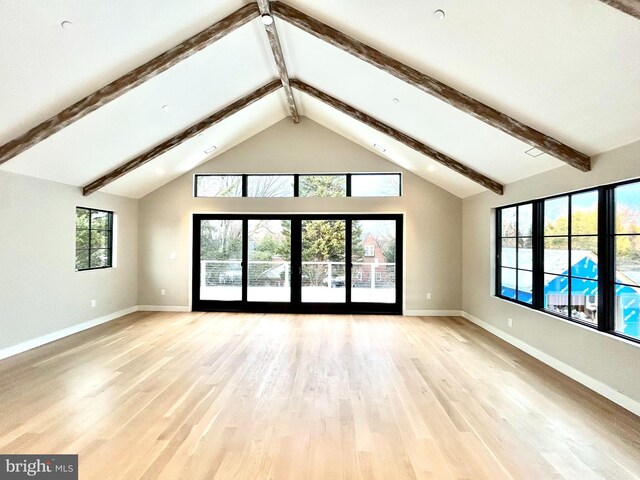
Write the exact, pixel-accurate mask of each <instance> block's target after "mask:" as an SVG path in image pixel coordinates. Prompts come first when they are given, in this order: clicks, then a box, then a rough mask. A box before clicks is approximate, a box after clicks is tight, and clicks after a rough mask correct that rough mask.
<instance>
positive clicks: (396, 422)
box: [0, 312, 640, 480]
mask: <svg viewBox="0 0 640 480" xmlns="http://www.w3.org/2000/svg"><path fill="white" fill-rule="evenodd" d="M0 405H1V407H2V415H0V452H1V453H42V452H47V453H79V455H80V469H81V472H82V474H81V478H83V479H84V478H88V479H92V478H95V479H103V478H104V471H103V470H102V465H105V464H109V465H110V470H111V471H112V472H113V473H112V474H110V475H111V476H110V478H113V479H114V480H117V479H119V478H121V479H127V480H130V479H136V478H142V479H147V480H148V479H163V478H167V479H174V478H189V479H194V480H196V479H207V480H209V479H221V480H226V479H229V478H234V479H247V480H249V479H256V478H260V479H272V480H281V479H296V480H298V479H300V478H305V479H318V480H319V479H331V480H333V479H345V480H354V479H362V480H365V479H366V480H372V479H374V480H375V479H380V480H387V479H389V478H393V479H394V480H395V479H399V480H403V479H411V480H422V479H437V480H441V479H456V480H460V479H474V480H476V479H491V480H500V479H504V480H527V479H532V480H533V479H535V480H538V479H541V478H544V479H545V480H546V479H571V480H574V479H576V478H580V479H582V480H588V479H592V478H593V479H596V478H598V479H599V478H606V479H639V476H638V472H640V418H638V417H636V416H634V415H632V414H631V413H629V412H626V411H624V410H622V409H621V408H619V407H617V406H616V405H614V404H613V403H611V402H610V401H608V400H606V399H604V398H603V397H600V396H599V395H597V394H595V393H594V392H592V391H590V390H588V389H586V388H585V387H583V386H581V385H579V384H577V383H575V382H573V381H572V380H571V379H569V378H567V377H565V376H563V375H561V374H559V373H558V372H556V371H554V370H552V369H551V368H549V367H547V366H546V365H543V364H541V363H540V362H538V361H537V360H535V359H533V358H532V357H530V356H528V355H526V354H524V353H523V352H521V351H519V350H517V349H515V348H514V347H512V346H510V345H508V344H506V343H505V342H503V341H501V340H499V339H497V338H496V337H493V336H492V335H490V334H488V333H487V332H485V331H484V330H481V329H479V328H478V327H476V326H475V325H473V324H470V323H468V322H466V321H464V320H462V319H460V318H455V317H441V318H432V317H431V318H430V317H425V318H416V317H397V316H366V315H362V316H351V315H344V316H337V315H336V316H330V315H308V316H303V315H263V314H231V313H198V312H194V313H170V312H166V313H148V312H144V313H142V312H139V313H136V314H132V315H129V316H127V317H123V318H122V319H118V320H116V321H113V322H110V323H109V324H105V325H101V326H98V327H96V328H93V329H91V330H89V331H85V332H82V333H80V334H77V335H74V336H72V337H68V338H66V339H62V340H59V341H57V342H54V343H52V344H48V345H45V346H43V347H41V348H38V349H35V350H33V351H30V352H26V353H24V354H21V355H18V356H15V357H12V358H9V359H6V360H4V361H1V362H0Z"/></svg>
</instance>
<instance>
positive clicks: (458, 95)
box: [272, 2, 591, 172]
mask: <svg viewBox="0 0 640 480" xmlns="http://www.w3.org/2000/svg"><path fill="white" fill-rule="evenodd" d="M272 10H273V13H274V14H275V15H276V16H277V17H279V18H281V19H283V20H285V21H286V22H288V23H290V24H292V25H294V26H296V27H298V28H300V29H301V30H303V31H305V32H307V33H309V34H311V35H313V36H315V37H317V38H319V39H321V40H324V41H325V42H327V43H329V44H331V45H333V46H335V47H337V48H340V49H341V50H344V51H345V52H347V53H350V54H351V55H354V56H355V57H357V58H359V59H360V60H363V61H365V62H367V63H370V64H371V65H373V66H375V67H377V68H379V69H380V70H383V71H385V72H387V73H389V74H391V75H393V76H394V77H397V78H399V79H400V80H403V81H404V82H406V83H408V84H410V85H412V86H414V87H416V88H419V89H420V90H422V91H424V92H426V93H428V94H430V95H433V96H434V97H436V98H438V99H440V100H442V101H443V102H446V103H448V104H449V105H451V106H453V107H455V108H457V109H459V110H461V111H463V112H465V113H467V114H469V115H472V116H474V117H475V118H477V119H479V120H482V121H483V122H485V123H487V124H489V125H491V126H492V127H494V128H497V129H499V130H501V131H503V132H505V133H507V134H509V135H511V136H513V137H515V138H517V139H518V140H521V141H523V142H525V143H527V144H529V145H531V146H534V147H537V148H539V149H540V150H542V151H543V152H545V153H547V154H549V155H551V156H553V157H555V158H557V159H559V160H562V161H564V162H566V163H568V164H569V165H571V166H573V167H575V168H577V169H578V170H581V171H583V172H587V171H589V170H590V169H591V161H590V159H589V157H588V156H587V155H585V154H583V153H580V152H578V151H577V150H574V149H573V148H571V147H569V146H567V145H564V144H563V143H561V142H559V141H558V140H556V139H554V138H552V137H549V136H547V135H545V134H543V133H541V132H539V131H537V130H535V129H533V128H531V127H529V126H527V125H525V124H524V123H521V122H519V121H518V120H516V119H514V118H511V117H510V116H508V115H506V114H504V113H501V112H499V111H498V110H496V109H494V108H491V107H489V106H488V105H485V104H483V103H482V102H479V101H478V100H475V99H473V98H471V97H469V96H468V95H465V94H464V93H462V92H459V91H458V90H456V89H454V88H453V87H450V86H448V85H445V84H444V83H442V82H440V81H438V80H436V79H435V78H432V77H430V76H428V75H425V74H424V73H421V72H419V71H417V70H415V69H413V68H411V67H409V66H407V65H405V64H403V63H401V62H399V61H398V60H395V59H393V58H392V57H390V56H388V55H385V54H384V53H382V52H379V51H378V50H376V49H375V48H372V47H370V46H368V45H366V44H364V43H362V42H360V41H358V40H356V39H354V38H352V37H350V36H348V35H345V34H344V33H342V32H340V31H339V30H336V29H335V28H333V27H330V26H328V25H325V24H324V23H322V22H320V21H318V20H316V19H315V18H313V17H310V16H309V15H306V14H304V13H302V12H300V11H299V10H296V9H295V8H293V7H290V6H289V5H287V4H285V3H282V2H274V3H273V5H272Z"/></svg>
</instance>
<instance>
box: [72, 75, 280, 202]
mask: <svg viewBox="0 0 640 480" xmlns="http://www.w3.org/2000/svg"><path fill="white" fill-rule="evenodd" d="M281 86H282V85H281V83H280V80H272V81H271V82H269V83H267V84H266V85H264V86H262V87H260V88H259V89H257V90H256V91H254V92H253V93H250V94H249V95H247V96H246V97H243V98H241V99H240V100H238V101H236V102H233V103H232V104H230V105H228V106H226V107H224V108H223V109H222V110H219V111H217V112H216V113H214V114H212V115H210V116H208V117H207V118H205V119H204V120H201V121H200V122H198V123H196V124H195V125H192V126H191V127H189V128H187V129H186V130H183V131H181V132H180V133H178V134H177V135H175V136H173V137H171V138H170V139H168V140H166V141H164V142H162V143H160V144H159V145H156V146H155V147H153V148H150V149H149V150H147V151H146V152H144V153H142V154H141V155H138V156H137V157H136V158H134V159H133V160H129V161H128V162H127V163H125V164H124V165H121V166H119V167H118V168H116V169H115V170H112V171H111V172H109V173H107V174H106V175H104V176H102V177H100V178H99V179H97V180H96V181H94V182H92V183H90V184H89V185H87V186H86V187H84V188H83V189H82V193H83V194H84V195H89V194H91V193H93V192H95V191H96V190H100V189H101V188H102V187H104V186H106V185H108V184H110V183H111V182H113V181H115V180H116V179H118V178H120V177H122V176H123V175H126V174H127V173H129V172H131V171H133V170H135V169H136V168H138V167H140V166H142V165H144V164H145V163H147V162H149V161H151V160H153V159H154V158H156V157H157V156H159V155H162V154H163V153H166V152H168V151H169V150H171V149H172V148H173V147H176V146H178V145H180V144H181V143H183V142H186V141H187V140H189V139H190V138H191V137H194V136H196V135H198V134H199V133H201V132H203V131H204V130H206V129H207V128H209V127H211V126H213V125H215V124H216V123H219V122H221V121H222V120H224V119H225V118H228V117H230V116H231V115H233V114H234V113H237V112H239V111H240V110H242V109H243V108H246V107H248V106H249V105H251V104H252V103H254V102H257V101H258V100H260V99H261V98H263V97H265V96H267V95H268V94H270V93H272V92H275V91H276V90H278V89H279V88H280V87H281Z"/></svg>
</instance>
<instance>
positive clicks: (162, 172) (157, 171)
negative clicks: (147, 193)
mask: <svg viewBox="0 0 640 480" xmlns="http://www.w3.org/2000/svg"><path fill="white" fill-rule="evenodd" d="M156 175H164V168H160V167H158V168H156Z"/></svg>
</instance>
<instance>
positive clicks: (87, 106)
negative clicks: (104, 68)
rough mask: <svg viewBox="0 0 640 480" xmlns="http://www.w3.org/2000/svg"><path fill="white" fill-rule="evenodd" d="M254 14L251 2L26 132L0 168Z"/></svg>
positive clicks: (3, 150)
mask: <svg viewBox="0 0 640 480" xmlns="http://www.w3.org/2000/svg"><path fill="white" fill-rule="evenodd" d="M258 15H259V11H258V8H257V7H256V5H255V4H254V3H252V4H249V5H245V6H244V7H242V8H240V9H238V10H236V11H235V12H233V13H232V14H231V15H229V16H228V17H225V18H223V19H222V20H220V21H219V22H217V23H215V24H213V25H211V26H210V27H209V28H207V29H205V30H203V31H202V32H200V33H198V34H197V35H194V36H193V37H191V38H189V39H188V40H185V41H184V42H182V43H181V44H180V45H177V46H175V47H173V48H172V49H170V50H167V51H166V52H164V53H163V54H161V55H159V56H157V57H155V58H154V59H153V60H150V61H148V62H147V63H145V64H144V65H141V66H139V67H138V68H136V69H134V70H132V71H130V72H129V73H127V74H125V75H123V76H122V77H120V78H118V79H117V80H114V81H113V82H111V83H110V84H108V85H106V86H104V87H102V88H101V89H100V90H98V91H97V92H94V93H92V94H91V95H89V96H88V97H85V98H83V99H82V100H80V101H79V102H76V103H75V104H73V105H71V106H70V107H68V108H66V109H64V110H62V111H61V112H59V113H58V114H57V115H54V116H53V117H51V118H50V119H49V120H46V121H44V122H42V123H41V124H40V125H37V126H35V127H33V128H32V129H31V130H29V131H28V132H26V133H24V134H22V135H20V136H19V137H17V138H15V139H13V140H11V141H10V142H8V143H6V144H5V145H2V146H1V147H0V165H1V164H3V163H4V162H6V161H7V160H10V159H11V158H13V157H15V156H16V155H19V154H20V153H22V152H24V151H25V150H28V149H29V148H31V147H33V146H34V145H36V144H37V143H39V142H41V141H42V140H45V139H46V138H49V137H50V136H51V135H53V134H54V133H56V132H59V131H60V130H62V129H63V128H65V127H67V126H69V125H71V124H72V123H73V122H75V121H77V120H80V119H81V118H82V117H84V116H85V115H88V114H89V113H91V112H93V111H94V110H97V109H98V108H100V107H101V106H103V105H105V104H107V103H109V102H110V101H112V100H114V99H116V98H118V97H119V96H120V95H122V94H124V93H126V92H128V91H129V90H131V89H133V88H135V87H137V86H138V85H140V84H142V83H144V82H146V81H147V80H149V79H150V78H152V77H155V76H156V75H158V74H160V73H162V72H164V71H165V70H167V69H169V68H171V67H173V66H174V65H176V64H178V63H179V62H181V61H182V60H184V59H186V58H188V57H190V56H191V55H193V54H194V53H196V52H199V51H200V50H202V49H203V48H206V47H208V46H209V45H211V44H212V43H214V42H215V41H216V40H219V39H220V38H222V37H224V36H225V35H227V34H229V33H230V32H232V31H234V30H235V29H236V28H238V27H240V26H242V25H244V24H245V23H247V22H249V21H251V20H252V19H254V18H257V17H258Z"/></svg>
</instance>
